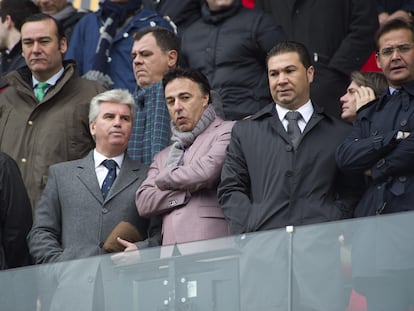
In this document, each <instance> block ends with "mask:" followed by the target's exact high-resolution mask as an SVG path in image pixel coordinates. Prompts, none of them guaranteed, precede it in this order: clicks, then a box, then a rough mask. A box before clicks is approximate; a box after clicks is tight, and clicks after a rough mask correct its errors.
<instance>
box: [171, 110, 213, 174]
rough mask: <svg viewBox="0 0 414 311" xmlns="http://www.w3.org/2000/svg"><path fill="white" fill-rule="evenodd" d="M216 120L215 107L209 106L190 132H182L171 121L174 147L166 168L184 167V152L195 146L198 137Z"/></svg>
mask: <svg viewBox="0 0 414 311" xmlns="http://www.w3.org/2000/svg"><path fill="white" fill-rule="evenodd" d="M215 118H216V113H215V111H214V108H213V106H212V105H208V107H207V109H206V110H204V112H203V114H202V115H201V118H200V120H198V122H197V124H196V126H195V127H194V128H193V129H192V131H190V132H181V131H180V130H178V129H177V127H176V126H175V125H174V123H173V122H172V121H171V132H172V137H171V142H172V145H171V149H170V153H169V154H168V157H167V160H166V163H165V166H166V167H174V166H179V165H183V157H184V151H185V150H186V149H187V148H188V147H190V146H191V145H192V144H193V142H194V140H195V139H196V138H197V136H198V135H200V134H201V133H202V132H204V131H205V129H206V128H208V127H209V126H210V124H211V123H212V122H213V121H214V119H215Z"/></svg>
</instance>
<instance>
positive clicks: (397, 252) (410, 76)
mask: <svg viewBox="0 0 414 311" xmlns="http://www.w3.org/2000/svg"><path fill="white" fill-rule="evenodd" d="M376 40H377V51H378V52H377V65H378V67H379V68H381V69H382V71H383V72H384V75H385V77H386V78H387V81H388V84H389V92H388V93H387V94H385V95H383V96H382V97H380V98H379V99H377V100H375V101H374V102H372V103H371V104H368V105H367V106H366V107H365V108H364V109H362V111H360V112H359V113H358V115H357V119H356V121H355V124H354V129H353V131H352V132H351V133H350V135H349V136H348V138H347V139H346V141H345V142H344V143H343V144H341V145H340V146H339V148H338V150H337V153H336V158H337V162H338V165H339V167H340V168H341V169H342V170H343V171H345V172H357V173H360V174H364V175H365V177H366V178H367V182H368V188H367V190H366V192H365V193H364V195H363V197H362V199H361V201H360V202H359V204H358V206H357V208H356V209H355V216H356V217H363V216H374V215H380V214H390V213H396V212H407V211H413V210H414V136H413V135H411V132H412V131H413V130H414V27H413V25H412V24H410V23H407V22H405V21H403V20H399V19H395V20H391V21H390V22H388V23H386V24H384V25H383V26H382V27H381V29H380V30H379V32H378V34H377V37H376ZM407 217H410V214H408V215H407V216H406V217H404V218H407ZM411 217H412V216H411ZM379 219H382V217H379ZM376 221H377V222H379V221H380V220H376ZM383 222H384V221H383ZM384 223H386V222H384ZM413 228H414V227H413V224H412V222H411V223H410V224H409V225H402V224H398V223H396V225H392V226H389V224H388V225H387V226H386V227H384V226H380V225H378V224H377V225H376V226H372V230H368V229H369V228H367V226H363V227H362V228H361V230H362V229H363V230H364V231H360V232H359V234H354V239H353V255H354V258H356V260H353V262H354V264H353V269H352V270H353V272H352V273H353V277H354V280H355V281H356V285H357V287H358V289H359V290H360V291H361V292H362V293H363V294H364V295H366V297H367V303H368V307H369V308H368V309H369V310H377V311H378V310H408V305H409V304H410V297H413V293H414V282H413V280H414V261H413V258H414V247H413V246H412V245H413V242H412V237H413V232H414V230H413ZM396 231H398V232H399V233H398V234H397V235H396ZM397 236H398V238H396V237H397ZM394 241H398V243H394ZM367 246H369V248H368V247H367ZM384 246H386V247H385V248H384ZM381 247H382V248H381ZM390 254H392V256H390ZM367 258H368V259H367ZM373 276H375V277H373ZM369 280H371V281H369ZM380 280H381V281H380ZM362 284H363V286H362ZM396 288H399V290H397V291H396V290H395V289H396ZM397 292H398V293H397ZM397 294H398V295H397ZM396 295H397V296H396Z"/></svg>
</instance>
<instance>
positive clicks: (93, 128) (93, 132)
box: [89, 122, 96, 136]
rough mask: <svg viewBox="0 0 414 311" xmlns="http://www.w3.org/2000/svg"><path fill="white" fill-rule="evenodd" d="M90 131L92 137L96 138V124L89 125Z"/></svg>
mask: <svg viewBox="0 0 414 311" xmlns="http://www.w3.org/2000/svg"><path fill="white" fill-rule="evenodd" d="M89 131H90V132H91V135H92V136H95V132H96V131H95V122H90V123H89Z"/></svg>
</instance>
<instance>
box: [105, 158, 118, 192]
mask: <svg viewBox="0 0 414 311" xmlns="http://www.w3.org/2000/svg"><path fill="white" fill-rule="evenodd" d="M102 165H103V166H105V167H106V168H107V169H108V174H107V175H106V177H105V179H104V181H103V183H102V188H101V191H102V196H103V198H104V199H105V198H106V196H107V195H108V192H109V190H110V189H111V187H112V184H113V183H114V181H115V178H116V167H117V164H116V162H115V161H114V160H105V161H103V162H102Z"/></svg>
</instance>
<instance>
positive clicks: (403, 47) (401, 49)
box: [377, 44, 414, 57]
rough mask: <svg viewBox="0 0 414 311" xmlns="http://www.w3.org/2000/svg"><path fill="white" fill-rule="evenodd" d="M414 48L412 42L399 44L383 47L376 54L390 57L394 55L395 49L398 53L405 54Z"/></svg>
mask: <svg viewBox="0 0 414 311" xmlns="http://www.w3.org/2000/svg"><path fill="white" fill-rule="evenodd" d="M413 48H414V44H400V45H397V46H393V47H387V48H383V49H382V50H381V51H378V52H377V56H379V55H380V56H382V57H391V56H392V55H394V53H395V51H397V52H398V54H407V53H408V52H410V51H411V50H412V49H413Z"/></svg>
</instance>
